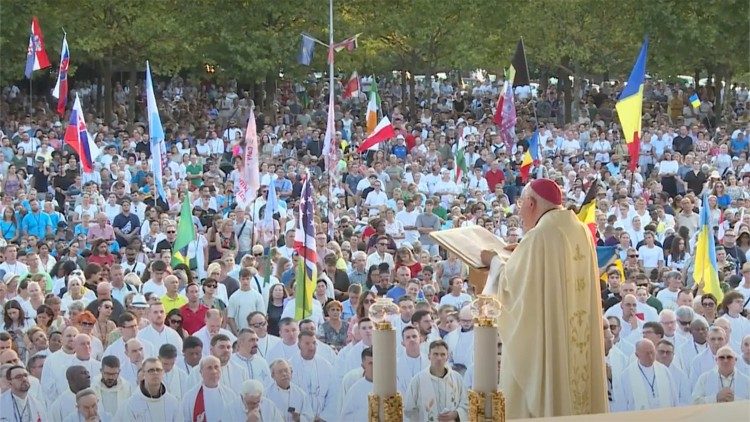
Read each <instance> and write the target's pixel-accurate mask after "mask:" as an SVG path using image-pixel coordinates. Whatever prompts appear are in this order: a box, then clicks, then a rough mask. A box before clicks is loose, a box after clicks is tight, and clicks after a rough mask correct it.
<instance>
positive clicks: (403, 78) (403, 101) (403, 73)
mask: <svg viewBox="0 0 750 422" xmlns="http://www.w3.org/2000/svg"><path fill="white" fill-rule="evenodd" d="M408 73H409V72H408V71H407V70H406V69H405V68H403V69H402V70H401V104H402V105H403V106H405V105H406V84H407V82H406V81H407V74H408ZM413 76H414V75H412V77H413ZM391 106H393V104H391Z"/></svg>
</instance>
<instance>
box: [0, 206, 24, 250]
mask: <svg viewBox="0 0 750 422" xmlns="http://www.w3.org/2000/svg"><path fill="white" fill-rule="evenodd" d="M0 231H2V234H3V239H5V241H6V242H8V243H11V242H15V241H17V240H18V238H19V236H20V235H21V230H19V227H18V221H17V220H16V213H15V212H14V211H13V207H7V208H5V209H4V210H3V219H2V221H0Z"/></svg>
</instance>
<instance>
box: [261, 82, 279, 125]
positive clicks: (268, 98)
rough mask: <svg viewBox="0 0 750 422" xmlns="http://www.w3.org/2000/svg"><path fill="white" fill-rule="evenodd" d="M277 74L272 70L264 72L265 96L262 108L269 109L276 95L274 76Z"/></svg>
mask: <svg viewBox="0 0 750 422" xmlns="http://www.w3.org/2000/svg"><path fill="white" fill-rule="evenodd" d="M277 76H278V75H275V74H274V72H267V73H266V89H265V92H266V95H265V98H264V99H263V109H264V110H271V106H272V101H273V99H274V98H275V96H276V77H277ZM274 116H275V114H274ZM274 119H275V117H274Z"/></svg>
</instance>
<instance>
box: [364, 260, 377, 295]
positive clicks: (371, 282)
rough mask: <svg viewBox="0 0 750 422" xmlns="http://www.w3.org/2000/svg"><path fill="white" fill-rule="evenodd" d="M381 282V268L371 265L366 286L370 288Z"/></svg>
mask: <svg viewBox="0 0 750 422" xmlns="http://www.w3.org/2000/svg"><path fill="white" fill-rule="evenodd" d="M379 283H380V269H378V266H377V265H370V268H368V269H367V280H366V281H365V287H366V288H367V289H368V290H369V289H372V286H376V285H378V284H379Z"/></svg>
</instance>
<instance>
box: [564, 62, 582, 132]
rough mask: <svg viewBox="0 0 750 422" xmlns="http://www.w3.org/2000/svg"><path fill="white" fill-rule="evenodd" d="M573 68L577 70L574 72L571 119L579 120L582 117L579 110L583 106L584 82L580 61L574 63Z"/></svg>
mask: <svg viewBox="0 0 750 422" xmlns="http://www.w3.org/2000/svg"><path fill="white" fill-rule="evenodd" d="M573 70H574V71H575V73H574V74H573V86H572V88H571V102H570V116H571V121H574V122H578V118H579V117H580V116H579V112H580V108H581V107H580V104H581V93H582V89H581V83H582V82H583V74H582V73H581V67H580V66H579V65H578V63H576V64H575V65H573ZM566 98H567V97H566ZM566 121H567V120H566ZM568 123H569V122H568Z"/></svg>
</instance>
